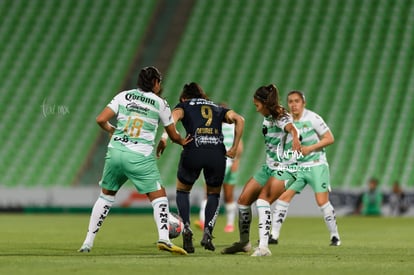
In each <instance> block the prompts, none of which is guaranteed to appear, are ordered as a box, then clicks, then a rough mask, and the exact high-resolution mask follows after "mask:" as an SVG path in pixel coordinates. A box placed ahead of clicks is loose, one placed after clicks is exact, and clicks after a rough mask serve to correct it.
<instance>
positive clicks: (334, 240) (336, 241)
mask: <svg viewBox="0 0 414 275" xmlns="http://www.w3.org/2000/svg"><path fill="white" fill-rule="evenodd" d="M340 245H341V240H339V239H338V238H337V237H335V236H333V237H332V239H331V244H330V246H340Z"/></svg>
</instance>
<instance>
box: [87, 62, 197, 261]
mask: <svg viewBox="0 0 414 275" xmlns="http://www.w3.org/2000/svg"><path fill="white" fill-rule="evenodd" d="M137 86H138V89H133V90H129V91H123V92H120V93H119V94H118V95H116V96H115V97H114V98H113V99H112V101H111V102H110V103H109V104H108V106H107V107H106V108H105V109H104V110H103V111H102V112H101V113H100V114H99V115H98V117H97V118H96V121H97V123H98V125H99V126H100V127H101V128H102V129H103V130H104V131H106V132H108V133H109V135H110V138H111V139H110V142H109V144H108V152H107V155H106V158H105V166H104V170H103V175H102V180H101V181H100V183H99V184H100V186H101V188H102V191H101V194H100V195H99V198H98V199H97V201H96V202H95V205H94V206H93V209H92V214H91V216H90V221H89V227H88V233H87V234H86V238H85V241H84V242H83V244H82V247H81V248H80V249H79V252H90V251H91V248H92V246H93V243H94V240H95V237H96V234H97V233H98V231H99V229H100V228H101V226H102V223H103V222H104V220H105V218H106V216H107V215H108V213H109V210H110V209H111V206H112V204H113V203H114V201H115V195H116V193H117V191H118V190H119V189H120V188H121V187H122V185H123V184H124V183H125V182H126V181H127V180H128V179H130V180H131V182H132V183H133V184H134V185H135V188H136V189H137V190H138V192H140V193H142V194H146V195H147V197H148V199H149V200H150V201H151V205H152V207H153V211H154V212H153V214H154V220H155V223H156V225H157V229H158V237H159V238H158V242H157V247H158V249H160V250H166V251H169V252H172V253H175V254H182V255H185V254H187V253H186V251H185V250H184V249H182V248H180V247H178V246H176V245H174V244H172V243H171V241H170V240H169V237H168V216H169V215H168V214H169V206H168V199H167V196H166V193H165V189H164V187H162V181H161V177H160V173H159V171H158V167H157V164H156V160H155V157H154V153H153V150H154V138H155V134H156V133H157V128H158V123H159V122H161V123H162V125H163V126H164V129H165V130H166V132H167V133H168V135H169V137H170V138H171V139H172V140H173V141H174V142H176V143H178V144H181V145H185V144H187V143H188V142H190V141H191V139H188V138H187V139H182V138H181V136H180V135H179V134H178V133H177V131H176V128H175V124H174V123H173V121H172V118H171V110H170V107H169V106H168V104H167V102H166V101H165V100H164V99H162V98H161V97H159V95H160V93H161V74H160V73H159V71H158V70H157V69H156V68H154V67H146V68H143V69H142V70H141V72H140V73H139V77H138V83H137ZM114 117H116V119H117V126H116V127H115V126H113V125H112V124H111V123H110V122H109V120H110V119H112V118H114Z"/></svg>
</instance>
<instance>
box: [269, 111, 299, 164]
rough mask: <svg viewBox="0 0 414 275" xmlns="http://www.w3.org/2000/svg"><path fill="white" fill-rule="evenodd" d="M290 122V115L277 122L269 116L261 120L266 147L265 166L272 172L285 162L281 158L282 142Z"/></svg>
mask: <svg viewBox="0 0 414 275" xmlns="http://www.w3.org/2000/svg"><path fill="white" fill-rule="evenodd" d="M292 122H293V120H292V116H291V115H290V114H288V115H286V116H284V117H282V118H281V119H278V120H274V119H273V118H272V117H271V116H269V117H265V118H264V120H263V126H262V130H263V135H264V138H265V146H266V164H267V166H268V167H269V168H270V169H272V170H276V169H277V167H278V166H279V165H280V163H282V162H284V161H285V160H284V158H283V151H284V141H285V139H286V136H287V132H286V131H285V127H286V125H287V124H289V123H292Z"/></svg>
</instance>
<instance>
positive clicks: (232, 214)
mask: <svg viewBox="0 0 414 275" xmlns="http://www.w3.org/2000/svg"><path fill="white" fill-rule="evenodd" d="M225 207H226V217H227V225H234V220H235V219H236V211H237V205H236V203H235V202H231V203H226V205H225Z"/></svg>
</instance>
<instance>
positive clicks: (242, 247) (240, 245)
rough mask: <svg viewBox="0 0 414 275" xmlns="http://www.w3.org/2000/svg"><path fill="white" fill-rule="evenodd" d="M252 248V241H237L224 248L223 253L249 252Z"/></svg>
mask: <svg viewBox="0 0 414 275" xmlns="http://www.w3.org/2000/svg"><path fill="white" fill-rule="evenodd" d="M250 249H252V246H251V245H250V242H247V243H246V242H235V243H233V244H232V245H231V246H229V247H226V248H224V249H223V250H222V251H221V254H236V253H238V252H249V251H250Z"/></svg>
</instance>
